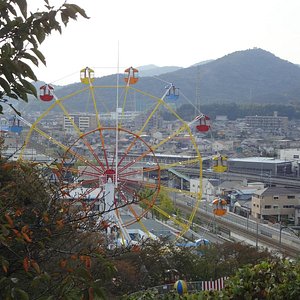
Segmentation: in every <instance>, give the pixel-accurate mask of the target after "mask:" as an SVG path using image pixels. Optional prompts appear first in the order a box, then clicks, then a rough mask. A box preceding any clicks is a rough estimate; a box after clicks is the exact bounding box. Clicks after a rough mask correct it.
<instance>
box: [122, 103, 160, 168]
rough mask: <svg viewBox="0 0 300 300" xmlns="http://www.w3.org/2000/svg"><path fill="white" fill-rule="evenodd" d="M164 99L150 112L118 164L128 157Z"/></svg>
mask: <svg viewBox="0 0 300 300" xmlns="http://www.w3.org/2000/svg"><path fill="white" fill-rule="evenodd" d="M161 104H162V101H159V102H158V103H157V105H156V106H155V108H154V109H153V111H152V112H151V113H150V115H149V117H148V118H147V120H146V121H145V123H144V125H143V126H142V128H141V129H140V130H139V132H138V133H137V134H136V135H135V138H134V139H133V141H132V142H131V143H130V144H129V146H128V148H127V149H126V150H125V152H124V155H123V156H122V158H121V159H120V160H119V163H118V165H120V164H121V163H122V162H123V160H124V159H125V158H126V157H127V155H128V153H129V152H130V150H131V149H132V147H133V146H134V145H135V144H136V142H137V141H138V140H139V139H140V135H141V134H142V132H143V131H144V129H145V128H146V126H147V125H148V123H149V121H150V120H151V118H152V117H153V115H154V114H155V112H156V111H157V110H158V109H159V107H160V106H161Z"/></svg>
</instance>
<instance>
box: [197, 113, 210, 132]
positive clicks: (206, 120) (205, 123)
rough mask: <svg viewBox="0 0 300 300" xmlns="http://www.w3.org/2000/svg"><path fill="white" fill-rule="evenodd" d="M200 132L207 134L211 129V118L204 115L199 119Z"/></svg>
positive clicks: (198, 127)
mask: <svg viewBox="0 0 300 300" xmlns="http://www.w3.org/2000/svg"><path fill="white" fill-rule="evenodd" d="M196 129H197V130H198V131H199V132H207V131H208V130H209V129H210V117H208V116H205V115H202V116H200V117H199V125H197V126H196Z"/></svg>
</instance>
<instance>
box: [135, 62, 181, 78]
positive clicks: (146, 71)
mask: <svg viewBox="0 0 300 300" xmlns="http://www.w3.org/2000/svg"><path fill="white" fill-rule="evenodd" d="M137 69H138V70H139V76H140V77H147V76H158V75H161V74H164V73H170V72H175V71H177V70H179V69H182V67H174V66H170V67H158V66H156V65H146V66H141V67H137Z"/></svg>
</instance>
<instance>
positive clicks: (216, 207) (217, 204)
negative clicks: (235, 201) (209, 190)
mask: <svg viewBox="0 0 300 300" xmlns="http://www.w3.org/2000/svg"><path fill="white" fill-rule="evenodd" d="M212 204H213V213H214V214H215V215H216V216H224V215H225V214H226V212H227V202H226V200H224V199H221V198H216V199H215V200H213V202H212Z"/></svg>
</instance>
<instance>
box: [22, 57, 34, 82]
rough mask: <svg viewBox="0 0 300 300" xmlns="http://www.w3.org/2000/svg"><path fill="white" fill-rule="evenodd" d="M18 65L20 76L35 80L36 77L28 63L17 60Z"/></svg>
mask: <svg viewBox="0 0 300 300" xmlns="http://www.w3.org/2000/svg"><path fill="white" fill-rule="evenodd" d="M18 65H19V68H20V72H21V74H20V75H22V76H24V77H28V78H30V79H32V80H34V81H36V80H37V78H36V76H35V74H34V72H33V71H32V69H31V68H30V67H29V65H27V64H26V63H24V62H23V61H19V63H18Z"/></svg>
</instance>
